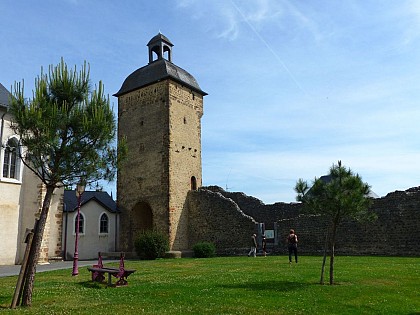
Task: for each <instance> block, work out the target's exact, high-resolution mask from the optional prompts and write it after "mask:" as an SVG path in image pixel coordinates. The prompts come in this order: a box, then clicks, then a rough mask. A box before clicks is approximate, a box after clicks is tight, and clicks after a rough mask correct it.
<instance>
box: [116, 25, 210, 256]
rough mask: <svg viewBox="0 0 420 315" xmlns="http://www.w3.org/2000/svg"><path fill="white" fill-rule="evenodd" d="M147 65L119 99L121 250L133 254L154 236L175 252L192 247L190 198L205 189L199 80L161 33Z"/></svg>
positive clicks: (124, 86)
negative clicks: (146, 234) (144, 236)
mask: <svg viewBox="0 0 420 315" xmlns="http://www.w3.org/2000/svg"><path fill="white" fill-rule="evenodd" d="M147 46H148V50H149V63H148V64H147V65H146V66H144V67H141V68H139V69H137V70H136V71H134V72H133V73H132V74H130V75H129V76H128V77H127V78H126V79H125V81H124V83H123V84H122V86H121V89H120V90H119V91H118V92H117V93H116V94H115V96H117V97H118V136H119V138H121V137H125V138H126V140H127V146H128V150H129V152H128V159H127V161H126V162H125V164H124V166H123V167H122V168H120V169H119V171H118V181H117V193H118V194H117V195H118V200H117V203H118V206H119V208H120V210H121V221H120V227H121V228H120V231H121V233H120V240H119V243H120V247H121V249H122V250H126V251H130V250H133V249H134V247H133V244H134V240H135V238H136V237H137V235H138V234H139V233H140V232H142V231H145V230H151V229H157V230H159V231H161V232H164V233H167V235H168V236H169V241H170V247H171V250H185V249H189V248H190V247H191V244H189V242H188V213H187V208H186V198H187V194H188V191H189V190H195V189H197V188H198V187H200V186H201V184H202V178H201V176H202V172H201V117H202V115H203V97H204V96H205V95H207V94H206V93H205V92H203V91H202V90H201V88H200V86H199V85H198V83H197V81H196V80H195V78H194V77H193V76H192V75H191V74H189V73H188V72H187V71H185V70H184V69H181V68H180V67H178V66H176V65H175V64H173V63H172V47H173V44H172V43H171V42H170V41H169V39H168V38H167V37H165V36H164V35H162V34H160V33H159V34H158V35H156V36H155V37H153V38H152V39H151V40H150V41H149V43H148V44H147Z"/></svg>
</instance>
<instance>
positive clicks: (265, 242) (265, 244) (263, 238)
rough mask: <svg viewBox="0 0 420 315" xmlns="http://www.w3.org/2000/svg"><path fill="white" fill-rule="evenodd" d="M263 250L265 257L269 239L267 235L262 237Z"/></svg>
mask: <svg viewBox="0 0 420 315" xmlns="http://www.w3.org/2000/svg"><path fill="white" fill-rule="evenodd" d="M262 250H263V255H264V257H266V256H267V239H266V238H265V235H263V237H262Z"/></svg>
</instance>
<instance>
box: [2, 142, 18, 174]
mask: <svg viewBox="0 0 420 315" xmlns="http://www.w3.org/2000/svg"><path fill="white" fill-rule="evenodd" d="M3 177H5V178H13V179H19V145H18V142H17V140H16V138H11V139H9V141H7V143H6V146H5V147H4V159H3Z"/></svg>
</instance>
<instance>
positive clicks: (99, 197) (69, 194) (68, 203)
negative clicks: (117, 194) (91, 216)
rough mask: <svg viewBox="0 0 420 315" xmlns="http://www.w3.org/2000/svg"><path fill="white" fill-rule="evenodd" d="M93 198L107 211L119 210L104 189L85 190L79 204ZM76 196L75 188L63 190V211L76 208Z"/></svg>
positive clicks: (70, 210)
mask: <svg viewBox="0 0 420 315" xmlns="http://www.w3.org/2000/svg"><path fill="white" fill-rule="evenodd" d="M91 200H95V201H96V202H98V203H99V204H101V205H102V206H103V207H104V208H105V209H107V210H108V211H109V212H119V210H118V208H117V203H116V202H115V200H113V199H112V198H111V196H110V195H109V194H108V193H107V192H106V191H85V192H84V193H83V194H82V199H81V205H84V204H86V203H88V202H89V201H91ZM77 206H78V204H77V196H76V191H75V190H65V191H64V212H73V211H76V210H77Z"/></svg>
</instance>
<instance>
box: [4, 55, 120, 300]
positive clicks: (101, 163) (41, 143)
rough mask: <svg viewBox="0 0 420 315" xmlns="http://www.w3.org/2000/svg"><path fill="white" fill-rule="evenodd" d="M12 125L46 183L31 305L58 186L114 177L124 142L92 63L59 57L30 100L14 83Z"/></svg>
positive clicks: (31, 270)
mask: <svg viewBox="0 0 420 315" xmlns="http://www.w3.org/2000/svg"><path fill="white" fill-rule="evenodd" d="M10 110H11V114H12V115H13V120H12V125H11V128H12V130H13V131H14V132H15V134H16V135H17V136H18V137H19V139H20V145H21V147H22V150H20V151H21V156H20V158H21V160H22V162H23V163H24V164H25V166H26V167H28V168H29V169H30V170H31V171H32V172H33V173H35V175H36V176H37V177H38V178H39V179H40V180H41V181H42V183H43V185H44V186H45V188H46V193H45V197H44V200H43V203H42V208H41V213H40V217H39V219H38V220H36V221H35V224H34V230H33V232H34V237H33V242H32V246H31V248H30V254H29V258H28V261H27V273H26V275H25V279H24V281H25V282H24V289H23V296H22V305H24V306H30V305H31V303H32V292H33V285H34V281H35V273H36V264H37V261H38V258H39V251H40V247H41V241H42V236H43V234H44V228H45V222H46V220H47V216H48V212H49V208H50V204H51V199H52V196H53V193H54V191H55V189H56V188H59V187H64V186H66V187H68V186H73V185H75V184H76V183H79V182H83V183H84V184H89V183H92V182H94V181H98V180H108V181H111V180H113V178H114V176H115V173H116V167H117V164H118V163H119V162H120V161H121V159H122V158H123V157H124V156H125V145H124V144H122V145H121V146H120V149H118V150H117V149H116V148H115V138H116V121H115V117H114V113H113V111H112V108H111V107H110V102H109V97H107V96H105V95H104V87H103V84H102V82H101V81H100V82H99V84H98V85H97V87H96V89H95V90H93V91H92V89H91V86H90V80H89V66H88V65H87V64H86V62H85V63H84V65H83V66H82V67H81V70H80V71H77V68H76V66H75V67H74V69H69V68H68V67H67V65H66V63H65V62H64V60H63V59H61V62H60V63H59V64H58V65H56V66H53V65H51V66H49V71H48V73H44V72H43V70H42V69H41V74H40V76H38V77H37V78H36V80H35V90H34V91H33V98H32V99H25V97H24V85H23V82H22V83H15V85H14V90H13V93H12V99H11V106H10Z"/></svg>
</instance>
